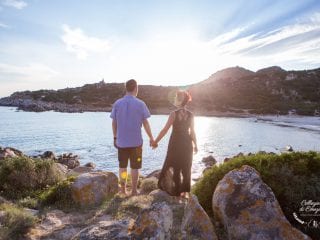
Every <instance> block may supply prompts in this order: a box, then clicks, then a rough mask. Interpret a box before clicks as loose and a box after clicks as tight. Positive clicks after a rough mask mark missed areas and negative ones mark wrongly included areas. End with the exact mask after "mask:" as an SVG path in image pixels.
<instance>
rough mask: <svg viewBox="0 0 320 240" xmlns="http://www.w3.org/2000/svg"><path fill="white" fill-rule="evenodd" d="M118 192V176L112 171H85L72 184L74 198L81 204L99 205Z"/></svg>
mask: <svg viewBox="0 0 320 240" xmlns="http://www.w3.org/2000/svg"><path fill="white" fill-rule="evenodd" d="M117 192H118V178H117V176H116V175H115V174H114V173H112V172H90V173H84V174H81V175H80V176H78V177H77V179H76V180H75V182H74V183H73V184H72V185H71V194H72V199H73V200H74V202H76V203H78V204H79V205H81V206H91V205H98V204H100V203H102V201H103V200H105V199H106V198H107V197H111V196H113V195H114V194H115V193H117Z"/></svg>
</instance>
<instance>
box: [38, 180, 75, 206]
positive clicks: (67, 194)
mask: <svg viewBox="0 0 320 240" xmlns="http://www.w3.org/2000/svg"><path fill="white" fill-rule="evenodd" d="M74 181H75V177H73V176H72V177H69V178H68V179H66V180H63V181H62V182H59V183H58V184H56V185H54V186H52V187H49V188H48V189H46V190H45V191H43V192H42V193H41V194H40V195H39V201H40V205H41V206H49V205H54V206H56V207H58V208H63V209H66V208H73V207H77V204H76V203H75V202H74V201H73V200H72V196H71V184H72V183H73V182H74Z"/></svg>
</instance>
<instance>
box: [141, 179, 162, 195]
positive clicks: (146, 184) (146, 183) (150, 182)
mask: <svg viewBox="0 0 320 240" xmlns="http://www.w3.org/2000/svg"><path fill="white" fill-rule="evenodd" d="M140 189H141V193H142V194H148V193H150V192H152V191H153V190H155V189H158V178H156V177H148V178H145V179H143V180H142V181H141V184H140Z"/></svg>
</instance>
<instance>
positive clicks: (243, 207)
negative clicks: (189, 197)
mask: <svg viewBox="0 0 320 240" xmlns="http://www.w3.org/2000/svg"><path fill="white" fill-rule="evenodd" d="M212 209H213V213H214V217H215V219H216V220H217V221H218V222H220V223H221V224H222V225H223V226H224V228H225V229H226V231H227V235H228V239H230V240H231V239H232V240H237V239H239V240H240V239H248V240H255V239H257V240H258V239H264V240H269V239H270V240H271V239H279V240H292V239H295V240H299V239H310V238H309V237H308V236H306V235H305V234H303V233H302V232H300V231H299V230H297V229H296V228H294V227H292V226H291V224H290V223H289V221H288V220H287V219H286V217H285V216H284V214H283V212H282V210H281V208H280V205H279V203H278V201H277V199H276V197H275V195H274V193H273V192H272V190H271V188H270V187H269V186H268V185H267V184H265V183H264V182H263V181H262V179H261V178H260V175H259V173H258V172H257V171H256V170H255V169H254V168H252V167H250V166H247V165H244V166H242V167H241V168H240V169H235V170H232V171H230V172H229V173H227V174H226V175H225V176H224V177H223V179H222V180H221V181H220V182H219V183H218V185H217V187H216V189H215V192H214V194H213V198H212Z"/></svg>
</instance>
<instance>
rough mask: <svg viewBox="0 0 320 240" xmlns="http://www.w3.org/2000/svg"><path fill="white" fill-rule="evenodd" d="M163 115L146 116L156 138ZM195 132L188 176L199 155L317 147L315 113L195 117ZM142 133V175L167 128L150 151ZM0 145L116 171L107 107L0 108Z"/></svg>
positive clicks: (319, 123) (160, 155) (197, 169)
mask: <svg viewBox="0 0 320 240" xmlns="http://www.w3.org/2000/svg"><path fill="white" fill-rule="evenodd" d="M167 119H168V116H167V115H152V116H151V118H150V119H149V121H150V125H151V128H152V132H153V135H154V136H155V137H156V135H157V134H158V133H159V132H160V131H161V129H162V128H163V127H164V125H165V123H166V121H167ZM195 131H196V135H197V139H198V148H199V152H198V153H197V154H194V156H193V165H192V179H193V181H194V180H196V179H197V178H199V176H201V173H202V171H203V169H204V168H205V165H204V163H203V162H202V159H203V158H204V157H207V156H210V155H212V156H213V157H214V158H215V159H216V160H217V162H218V164H219V163H221V162H223V160H224V159H225V158H227V157H232V156H234V155H237V154H239V153H240V152H242V153H244V154H248V153H250V152H251V153H255V152H258V151H266V152H274V153H280V152H284V151H286V149H287V147H288V146H291V147H292V148H293V150H295V151H309V150H313V151H320V117H301V116H278V117H277V116H251V117H246V118H243V117H241V118H240V117H239V118H236V117H205V116H195ZM142 132H143V139H144V145H143V159H142V162H143V167H142V169H141V174H142V175H146V174H148V173H150V172H152V171H153V170H157V169H160V168H161V167H162V164H163V162H164V159H165V156H166V152H167V147H168V140H169V136H170V131H169V132H168V134H167V135H166V136H165V137H164V138H163V140H162V141H161V142H160V143H159V146H158V148H156V149H154V150H153V149H152V148H151V147H150V146H149V140H148V137H147V135H146V134H145V132H144V131H143V130H142ZM0 146H1V147H14V148H17V149H19V150H21V151H23V152H24V153H25V154H27V155H30V156H34V155H39V154H41V153H43V152H45V151H53V152H54V153H55V154H56V155H58V154H62V153H73V154H76V155H78V156H79V158H80V162H81V163H82V164H85V163H87V162H94V163H95V164H96V166H97V167H96V168H97V169H98V170H106V171H112V172H115V173H116V174H117V172H118V160H117V150H116V149H115V148H114V146H113V135H112V128H111V118H110V113H109V112H84V113H61V112H53V111H48V112H24V111H18V110H17V109H16V108H15V107H0Z"/></svg>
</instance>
